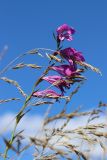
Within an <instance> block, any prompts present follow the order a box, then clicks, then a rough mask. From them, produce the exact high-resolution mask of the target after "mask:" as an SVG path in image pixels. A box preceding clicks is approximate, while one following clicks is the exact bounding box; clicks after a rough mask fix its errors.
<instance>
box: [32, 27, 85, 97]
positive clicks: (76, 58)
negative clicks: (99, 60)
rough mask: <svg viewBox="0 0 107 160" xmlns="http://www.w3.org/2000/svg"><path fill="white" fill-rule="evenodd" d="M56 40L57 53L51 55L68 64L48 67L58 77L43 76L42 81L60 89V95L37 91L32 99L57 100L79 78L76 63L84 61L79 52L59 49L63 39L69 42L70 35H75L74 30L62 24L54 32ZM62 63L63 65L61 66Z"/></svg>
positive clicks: (50, 91)
mask: <svg viewBox="0 0 107 160" xmlns="http://www.w3.org/2000/svg"><path fill="white" fill-rule="evenodd" d="M56 33H57V35H56V40H57V46H58V48H57V51H56V52H54V53H53V54H54V55H55V56H57V55H59V56H60V57H61V58H62V59H63V60H65V61H67V62H68V64H65V63H64V62H63V61H62V64H61V65H58V66H50V67H49V69H50V70H54V71H56V72H57V73H58V74H59V75H53V76H44V77H43V78H42V80H45V81H47V82H49V83H50V84H51V85H54V86H55V87H57V88H58V89H60V91H61V94H58V93H56V92H55V91H53V90H51V89H46V90H43V91H37V92H34V93H33V94H32V96H34V97H40V98H41V97H44V98H46V97H48V98H59V97H60V96H63V95H64V92H65V89H69V88H70V85H71V84H73V83H74V81H73V79H74V78H76V77H79V76H80V74H81V70H80V69H78V67H77V63H78V62H84V61H85V59H84V57H83V55H82V53H81V52H79V51H77V50H76V49H74V48H70V47H69V48H65V49H63V50H62V49H60V48H61V47H60V45H61V42H62V41H64V40H65V39H66V40H68V41H71V40H72V39H73V38H72V35H73V34H74V33H75V30H74V29H73V28H71V27H69V26H68V25H67V24H63V25H62V26H60V27H58V28H57V30H56ZM63 63H64V64H63ZM76 81H77V82H79V81H80V80H79V79H77V80H75V82H76Z"/></svg>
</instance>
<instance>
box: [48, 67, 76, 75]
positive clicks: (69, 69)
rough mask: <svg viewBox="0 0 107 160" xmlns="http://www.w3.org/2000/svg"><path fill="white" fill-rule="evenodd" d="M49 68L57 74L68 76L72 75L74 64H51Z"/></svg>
mask: <svg viewBox="0 0 107 160" xmlns="http://www.w3.org/2000/svg"><path fill="white" fill-rule="evenodd" d="M50 69H52V70H55V71H57V72H58V73H59V74H61V75H63V76H65V77H67V76H68V77H70V76H72V75H74V74H75V73H76V72H75V71H76V70H75V67H74V65H70V66H69V65H60V66H53V67H50Z"/></svg>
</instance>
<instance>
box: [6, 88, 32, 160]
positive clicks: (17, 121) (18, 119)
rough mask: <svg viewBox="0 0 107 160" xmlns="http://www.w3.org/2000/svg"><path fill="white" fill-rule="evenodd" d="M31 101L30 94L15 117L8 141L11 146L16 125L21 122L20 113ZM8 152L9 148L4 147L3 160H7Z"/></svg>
mask: <svg viewBox="0 0 107 160" xmlns="http://www.w3.org/2000/svg"><path fill="white" fill-rule="evenodd" d="M33 90H34V87H33ZM30 99H31V94H30V95H29V96H28V97H27V99H26V101H25V103H24V105H23V107H22V108H21V110H20V112H19V113H18V114H17V116H16V123H15V126H14V129H13V131H12V136H11V140H10V141H9V145H10V146H11V145H12V144H13V141H14V138H15V132H16V128H17V125H18V123H19V122H20V120H21V118H22V117H21V116H22V113H23V111H24V109H25V108H26V106H27V102H28V101H29V100H30ZM8 150H9V146H6V150H5V153H4V160H6V158H7V153H8Z"/></svg>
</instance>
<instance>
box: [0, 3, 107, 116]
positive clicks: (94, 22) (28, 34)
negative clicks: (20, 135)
mask: <svg viewBox="0 0 107 160" xmlns="http://www.w3.org/2000/svg"><path fill="white" fill-rule="evenodd" d="M106 16H107V1H106V0H103V1H101V0H99V1H98V0H94V1H93V0H90V1H86V0H82V1H78V0H67V1H62V0H58V1H57V0H54V1H50V0H46V1H42V0H32V1H30V0H27V1H25V0H23V1H21V0H18V1H14V0H10V1H8V0H1V1H0V51H2V49H3V47H4V46H8V52H7V53H6V55H5V56H4V58H3V60H2V61H1V62H0V68H1V69H2V68H3V67H4V66H5V65H6V64H7V63H9V62H10V61H11V60H12V59H13V58H15V57H17V56H18V55H19V54H20V53H24V52H26V51H28V50H31V49H33V48H38V47H43V48H51V49H55V48H56V45H55V41H54V39H53V37H52V33H53V32H54V31H55V30H56V28H57V27H58V26H59V25H61V24H63V23H67V24H68V25H70V26H73V27H74V28H75V29H76V34H75V35H74V40H73V41H72V42H65V43H64V45H65V46H66V47H68V46H69V47H70V46H71V47H74V48H76V49H77V50H80V51H82V52H83V54H84V56H85V59H86V61H87V62H88V63H90V64H92V65H94V66H96V67H98V68H100V69H101V71H102V75H103V76H102V77H101V76H99V75H97V74H96V73H93V72H92V71H88V72H87V73H86V76H87V79H88V80H87V81H86V83H85V84H84V85H83V86H82V88H81V89H80V91H79V93H78V94H77V95H76V96H75V97H74V99H73V100H72V103H70V104H72V107H75V108H76V107H77V106H79V105H82V106H83V109H84V110H87V109H90V108H93V107H95V106H96V105H97V104H98V102H99V101H100V100H102V101H104V102H106V92H107V91H106V77H107V70H106V66H107V63H106V59H107V55H106V54H107V44H106V42H107V30H106V29H107V21H106V19H107V17H106ZM44 61H45V60H40V59H39V58H38V57H37V56H34V57H31V56H29V57H26V58H25V59H22V60H21V62H27V63H28V62H30V63H36V64H38V65H41V63H42V65H43V64H46V63H45V62H44ZM38 75H39V74H38V72H37V71H34V70H30V69H27V70H26V71H25V70H17V71H10V70H9V71H8V72H7V73H5V74H4V75H3V76H7V77H8V78H10V79H12V78H13V79H14V80H18V81H19V83H20V84H21V86H23V87H24V90H25V91H26V92H27V93H29V92H30V90H31V87H32V86H33V83H34V82H35V79H37V77H38ZM0 83H1V89H0V99H5V98H10V97H12V96H13V95H14V96H18V94H17V91H16V89H15V88H14V87H10V86H9V85H8V84H4V82H2V81H0ZM20 107H21V105H20V103H17V104H16V103H14V102H12V103H8V104H5V105H1V106H0V115H4V114H6V113H9V112H12V113H17V111H19V109H20ZM72 109H73V108H72ZM45 110H46V107H45V106H43V107H40V108H38V109H37V110H36V109H33V112H31V113H30V114H32V115H33V114H40V115H43V114H44V111H45ZM59 110H60V108H59V104H57V110H56V108H54V109H53V112H52V113H56V112H58V111H59Z"/></svg>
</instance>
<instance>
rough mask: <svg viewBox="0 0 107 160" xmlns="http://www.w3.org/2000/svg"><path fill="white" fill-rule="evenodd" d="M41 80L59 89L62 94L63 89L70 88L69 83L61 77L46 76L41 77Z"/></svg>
mask: <svg viewBox="0 0 107 160" xmlns="http://www.w3.org/2000/svg"><path fill="white" fill-rule="evenodd" d="M43 79H44V80H46V81H47V82H49V83H51V84H53V85H55V86H56V87H57V88H59V89H60V90H61V92H62V94H63V93H64V88H68V89H69V88H70V83H67V82H66V81H65V80H64V79H63V78H62V77H61V76H57V75H55V76H47V77H43Z"/></svg>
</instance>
